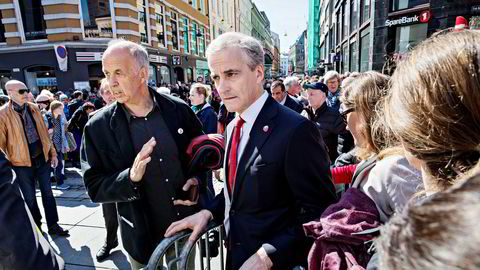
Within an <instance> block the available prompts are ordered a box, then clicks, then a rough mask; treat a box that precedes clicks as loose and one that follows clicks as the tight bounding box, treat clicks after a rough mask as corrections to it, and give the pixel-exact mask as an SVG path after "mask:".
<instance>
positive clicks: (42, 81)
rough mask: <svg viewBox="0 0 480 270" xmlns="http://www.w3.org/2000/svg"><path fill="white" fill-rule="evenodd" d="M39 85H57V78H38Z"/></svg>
mask: <svg viewBox="0 0 480 270" xmlns="http://www.w3.org/2000/svg"><path fill="white" fill-rule="evenodd" d="M37 86H38V87H42V86H43V87H45V86H57V78H55V77H51V78H37Z"/></svg>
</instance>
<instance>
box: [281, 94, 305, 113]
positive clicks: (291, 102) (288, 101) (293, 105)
mask: <svg viewBox="0 0 480 270" xmlns="http://www.w3.org/2000/svg"><path fill="white" fill-rule="evenodd" d="M283 105H284V106H286V107H288V108H290V109H292V110H294V111H296V112H297V113H301V112H302V111H303V105H302V104H301V103H300V102H298V101H297V100H296V99H294V98H292V97H290V95H288V94H287V97H286V98H285V104H283Z"/></svg>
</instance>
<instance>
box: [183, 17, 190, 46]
mask: <svg viewBox="0 0 480 270" xmlns="http://www.w3.org/2000/svg"><path fill="white" fill-rule="evenodd" d="M189 33H190V31H189V30H188V19H187V18H183V50H184V52H185V53H190V47H189V43H190V42H189V39H188V36H189Z"/></svg>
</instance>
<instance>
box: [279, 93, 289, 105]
mask: <svg viewBox="0 0 480 270" xmlns="http://www.w3.org/2000/svg"><path fill="white" fill-rule="evenodd" d="M287 97H288V95H285V97H283V99H282V101H280V104H282V105H285V101H286V100H287Z"/></svg>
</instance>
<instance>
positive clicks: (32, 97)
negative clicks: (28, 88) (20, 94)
mask: <svg viewBox="0 0 480 270" xmlns="http://www.w3.org/2000/svg"><path fill="white" fill-rule="evenodd" d="M27 101H28V102H30V103H35V97H34V96H33V93H32V92H28V93H27Z"/></svg>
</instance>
